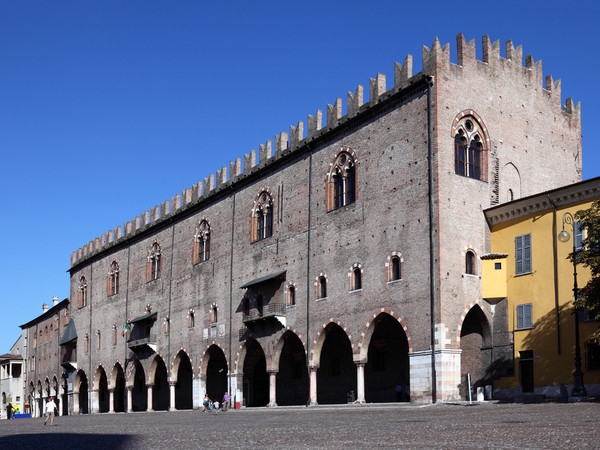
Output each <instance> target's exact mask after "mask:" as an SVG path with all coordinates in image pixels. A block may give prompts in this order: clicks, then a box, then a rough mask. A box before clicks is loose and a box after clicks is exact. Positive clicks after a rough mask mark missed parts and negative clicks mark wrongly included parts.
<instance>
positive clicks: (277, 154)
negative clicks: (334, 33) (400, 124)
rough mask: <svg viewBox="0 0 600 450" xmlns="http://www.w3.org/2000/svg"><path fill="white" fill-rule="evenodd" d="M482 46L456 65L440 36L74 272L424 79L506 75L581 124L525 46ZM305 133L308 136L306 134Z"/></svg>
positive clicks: (468, 50) (126, 229) (459, 47)
mask: <svg viewBox="0 0 600 450" xmlns="http://www.w3.org/2000/svg"><path fill="white" fill-rule="evenodd" d="M481 42H482V48H481V60H478V59H477V49H476V42H475V39H472V40H470V41H467V40H466V39H465V37H464V36H463V34H462V33H461V34H459V35H458V36H457V38H456V64H454V63H452V62H451V57H450V44H445V45H443V46H442V45H441V44H440V41H439V39H438V38H437V37H436V38H435V39H434V41H433V44H432V46H431V48H429V47H427V46H423V49H422V67H423V70H422V71H421V72H419V73H418V74H415V75H413V57H412V55H407V56H406V58H405V59H404V62H403V63H402V64H400V63H398V62H396V63H394V85H393V87H391V88H390V89H388V88H387V86H386V76H385V74H382V73H378V74H376V76H375V77H374V78H370V79H369V99H368V101H367V99H365V98H364V87H363V86H362V85H360V84H359V85H358V86H357V87H356V90H355V91H354V92H350V91H348V92H347V100H346V101H347V103H346V109H347V113H346V115H343V105H342V99H341V98H336V99H335V101H334V102H333V104H328V105H327V106H326V109H325V111H326V117H325V119H326V123H323V119H324V118H323V111H322V110H320V109H317V110H316V112H315V114H314V115H308V117H307V120H306V122H303V121H298V122H297V124H296V125H295V126H290V128H289V133H288V132H284V131H281V132H280V133H279V134H277V135H275V136H274V138H273V140H271V139H267V140H266V142H265V144H260V145H259V147H258V155H257V152H256V150H255V149H252V150H250V152H249V153H247V154H245V155H244V156H243V158H237V159H236V160H235V161H234V162H230V163H229V165H228V166H222V168H221V169H219V170H216V172H215V173H212V174H210V175H209V176H208V177H205V178H203V179H202V181H199V182H198V183H197V184H195V185H193V186H192V187H191V188H186V189H184V190H183V191H182V192H181V193H180V194H176V195H175V196H173V197H171V199H170V200H166V201H164V202H163V203H161V204H159V205H155V206H154V207H153V208H151V209H150V210H149V211H144V212H143V213H142V214H140V215H139V216H137V217H135V218H133V219H132V220H130V221H129V222H125V223H124V224H123V226H118V227H117V228H115V229H113V230H110V231H108V232H107V233H105V234H103V235H101V236H99V237H97V238H95V239H94V240H92V241H90V242H89V243H88V244H86V245H84V246H82V247H81V248H79V249H78V250H77V251H75V252H73V253H72V254H71V267H73V266H75V265H77V264H79V263H80V262H82V261H84V260H86V259H87V258H89V257H91V256H92V255H94V254H96V253H98V252H101V251H103V250H106V249H109V248H110V247H112V246H114V245H115V244H117V243H119V242H121V241H123V240H126V239H129V238H131V237H132V236H134V235H136V234H137V233H139V232H141V231H142V230H146V229H148V228H149V227H153V226H154V225H155V224H158V223H160V222H162V221H163V220H165V219H167V218H169V217H172V216H174V215H176V214H178V213H179V212H181V211H183V210H185V209H187V208H189V207H191V206H193V205H195V204H197V203H199V202H201V201H204V200H205V199H207V198H209V197H210V196H211V195H214V194H215V193H217V192H219V191H221V190H222V189H223V188H225V187H226V186H228V185H232V184H235V183H236V182H238V181H239V180H241V179H243V178H244V177H247V176H249V175H250V174H252V173H254V172H256V171H258V170H261V169H262V168H264V167H265V166H267V165H269V164H271V163H272V162H274V161H277V160H278V159H280V158H282V157H284V156H285V155H287V154H289V153H293V152H294V151H296V150H299V149H301V148H303V147H305V146H306V145H307V144H308V143H309V142H311V141H314V140H315V139H318V138H320V137H321V136H323V135H325V134H327V133H329V132H330V131H331V130H333V129H335V128H336V127H340V126H343V125H344V124H345V123H346V122H348V121H350V120H353V119H354V118H355V117H357V116H360V115H361V114H363V113H365V112H366V111H368V110H369V109H371V108H374V107H375V106H376V105H377V104H379V103H381V102H383V101H385V100H387V99H389V98H390V97H392V96H393V95H395V94H396V93H398V92H400V91H402V90H404V89H406V88H407V87H408V86H410V85H411V83H414V82H415V80H417V79H420V78H423V77H425V76H431V77H433V79H434V84H435V78H436V77H437V76H438V75H440V74H444V73H448V72H450V71H454V72H455V73H459V74H460V73H461V71H465V72H466V71H470V70H481V71H482V73H487V74H488V75H489V76H490V77H492V76H493V77H499V76H506V77H510V78H511V79H518V78H517V77H521V78H522V80H523V82H524V84H525V85H527V86H531V88H532V89H543V90H544V92H545V93H546V95H545V97H546V99H547V101H549V102H551V103H552V104H553V105H554V107H555V108H556V109H557V110H559V111H562V112H563V113H564V114H568V115H570V116H572V117H573V119H574V120H575V121H576V122H579V123H580V120H581V106H580V103H577V104H575V103H574V102H573V100H572V99H571V98H568V99H566V101H565V103H564V105H563V104H562V103H561V82H560V80H554V79H553V77H552V76H551V75H548V76H546V78H545V79H544V77H543V72H542V61H541V60H540V61H535V60H534V59H533V57H532V56H531V55H528V56H526V57H525V65H523V48H522V46H520V45H519V46H517V47H516V48H515V46H514V44H513V42H512V41H510V40H509V41H507V42H506V44H505V47H504V52H505V57H502V56H501V55H500V42H499V41H495V42H492V41H491V40H490V38H489V36H487V35H486V36H483V38H482V41H481ZM305 124H306V127H305ZM305 128H306V136H305V135H304V134H305ZM273 147H274V148H273ZM242 159H243V166H242Z"/></svg>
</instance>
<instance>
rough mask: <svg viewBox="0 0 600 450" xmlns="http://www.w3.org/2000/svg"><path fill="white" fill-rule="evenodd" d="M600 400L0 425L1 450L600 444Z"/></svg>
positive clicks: (253, 411)
mask: <svg viewBox="0 0 600 450" xmlns="http://www.w3.org/2000/svg"><path fill="white" fill-rule="evenodd" d="M599 413H600V403H570V404H559V403H544V404H529V405H525V404H493V403H485V404H476V405H471V406H470V405H465V404H436V405H427V406H411V405H406V406H404V405H403V406H398V405H394V406H388V405H385V406H383V405H381V406H378V405H368V406H354V405H350V406H336V407H326V406H319V407H310V408H306V407H296V408H279V407H277V408H255V409H244V410H237V411H228V412H226V413H221V414H219V415H217V416H215V415H214V414H209V413H202V412H200V411H198V410H193V411H175V412H153V413H146V412H143V413H130V414H102V415H99V414H97V415H80V416H64V417H58V418H57V419H56V421H55V426H54V427H45V426H44V425H43V419H20V420H11V421H6V420H3V421H2V422H0V448H6V449H9V448H36V449H40V448H59V447H60V448H65V447H68V448H71V449H73V448H86V449H89V448H113V449H119V448H127V449H134V448H135V449H137V448H160V449H169V448H201V447H204V448H214V449H220V448H257V447H262V448H347V449H354V448H367V447H373V446H376V447H395V448H398V447H404V448H407V447H408V448H565V447H570V448H597V447H598V434H597V433H598V429H599V425H600V414H599Z"/></svg>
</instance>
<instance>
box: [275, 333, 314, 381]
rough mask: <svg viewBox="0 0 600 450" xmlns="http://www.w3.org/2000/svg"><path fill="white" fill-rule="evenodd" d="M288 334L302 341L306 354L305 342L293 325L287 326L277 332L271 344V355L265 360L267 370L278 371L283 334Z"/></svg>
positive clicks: (283, 339)
mask: <svg viewBox="0 0 600 450" xmlns="http://www.w3.org/2000/svg"><path fill="white" fill-rule="evenodd" d="M288 334H294V335H295V336H296V337H297V338H298V340H299V341H300V342H301V343H302V347H303V348H304V353H305V354H306V342H305V341H304V339H303V338H302V334H300V333H299V332H298V331H297V330H296V329H295V328H294V327H287V328H286V329H285V330H282V331H280V332H279V335H278V336H277V337H276V338H275V341H274V344H273V350H272V351H271V355H270V356H271V357H270V358H269V361H267V370H273V371H275V372H277V371H279V358H280V357H281V351H282V350H283V346H284V345H285V336H286V335H288Z"/></svg>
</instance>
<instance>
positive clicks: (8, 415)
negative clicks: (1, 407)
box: [6, 403, 13, 420]
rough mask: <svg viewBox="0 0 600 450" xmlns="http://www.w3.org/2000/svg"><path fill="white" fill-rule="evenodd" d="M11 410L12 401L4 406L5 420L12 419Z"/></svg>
mask: <svg viewBox="0 0 600 450" xmlns="http://www.w3.org/2000/svg"><path fill="white" fill-rule="evenodd" d="M12 412H13V407H12V403H9V404H8V405H7V406H6V420H10V419H12Z"/></svg>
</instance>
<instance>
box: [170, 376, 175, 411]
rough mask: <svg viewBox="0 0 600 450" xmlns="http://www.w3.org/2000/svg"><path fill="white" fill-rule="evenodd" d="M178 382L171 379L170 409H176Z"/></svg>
mask: <svg viewBox="0 0 600 450" xmlns="http://www.w3.org/2000/svg"><path fill="white" fill-rule="evenodd" d="M176 384H177V382H176V381H169V394H170V398H169V411H175V410H176V408H175V385H176Z"/></svg>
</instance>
